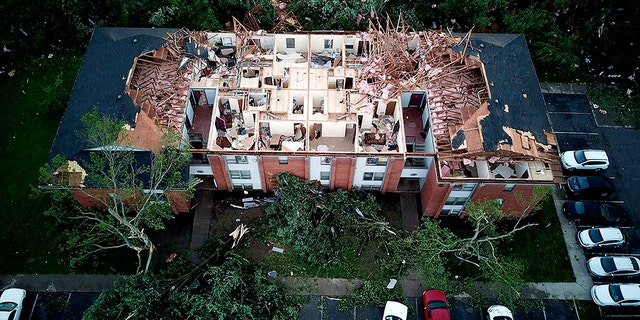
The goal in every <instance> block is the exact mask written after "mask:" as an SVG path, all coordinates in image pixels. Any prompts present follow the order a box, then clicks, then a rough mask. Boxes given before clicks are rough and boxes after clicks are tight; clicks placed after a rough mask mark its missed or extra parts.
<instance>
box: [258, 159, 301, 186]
mask: <svg viewBox="0 0 640 320" xmlns="http://www.w3.org/2000/svg"><path fill="white" fill-rule="evenodd" d="M285 158H287V163H286V164H280V157H273V156H261V157H259V158H258V159H259V160H258V162H259V163H260V170H261V173H262V185H263V186H264V188H263V190H264V191H265V192H266V191H268V190H273V189H275V187H276V180H275V178H276V175H278V173H281V172H290V173H291V174H293V175H294V176H296V177H299V178H302V179H307V178H309V173H308V170H307V157H304V156H302V157H295V156H290V157H285Z"/></svg>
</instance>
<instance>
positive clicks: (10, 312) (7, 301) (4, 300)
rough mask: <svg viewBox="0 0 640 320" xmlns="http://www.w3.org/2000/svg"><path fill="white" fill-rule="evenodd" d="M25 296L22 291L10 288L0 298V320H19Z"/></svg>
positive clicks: (24, 292)
mask: <svg viewBox="0 0 640 320" xmlns="http://www.w3.org/2000/svg"><path fill="white" fill-rule="evenodd" d="M26 296H27V291H25V290H24V289H17V288H11V289H7V290H5V291H4V292H3V293H2V295H1V296H0V320H19V319H20V313H22V302H23V301H24V298H25V297H26Z"/></svg>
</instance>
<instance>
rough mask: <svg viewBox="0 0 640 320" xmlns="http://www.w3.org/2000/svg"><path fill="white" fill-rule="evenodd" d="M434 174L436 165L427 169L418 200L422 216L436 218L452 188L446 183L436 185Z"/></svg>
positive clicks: (435, 174) (435, 173)
mask: <svg viewBox="0 0 640 320" xmlns="http://www.w3.org/2000/svg"><path fill="white" fill-rule="evenodd" d="M437 175H438V174H437V172H436V164H434V165H432V166H431V168H429V173H427V180H426V181H425V182H424V186H423V188H422V191H420V199H421V203H422V215H423V216H431V217H436V218H437V217H438V216H439V215H440V211H441V210H442V206H443V205H444V202H445V201H446V200H447V197H448V196H449V193H450V192H451V188H452V186H451V185H450V184H448V183H441V184H442V187H441V186H440V184H439V183H438V179H437Z"/></svg>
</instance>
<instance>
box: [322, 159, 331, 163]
mask: <svg viewBox="0 0 640 320" xmlns="http://www.w3.org/2000/svg"><path fill="white" fill-rule="evenodd" d="M322 164H331V157H322Z"/></svg>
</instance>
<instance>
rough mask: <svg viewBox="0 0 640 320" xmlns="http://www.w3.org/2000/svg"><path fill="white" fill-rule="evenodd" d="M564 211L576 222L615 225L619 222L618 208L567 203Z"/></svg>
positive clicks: (608, 205) (593, 203)
mask: <svg viewBox="0 0 640 320" xmlns="http://www.w3.org/2000/svg"><path fill="white" fill-rule="evenodd" d="M562 211H564V214H565V215H566V216H567V217H568V218H569V219H572V220H574V221H576V222H578V221H582V222H587V221H589V222H594V223H615V222H617V221H618V220H619V216H618V210H617V208H616V207H614V206H612V205H610V204H606V203H598V202H592V201H565V203H564V205H562Z"/></svg>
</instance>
